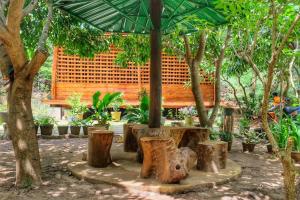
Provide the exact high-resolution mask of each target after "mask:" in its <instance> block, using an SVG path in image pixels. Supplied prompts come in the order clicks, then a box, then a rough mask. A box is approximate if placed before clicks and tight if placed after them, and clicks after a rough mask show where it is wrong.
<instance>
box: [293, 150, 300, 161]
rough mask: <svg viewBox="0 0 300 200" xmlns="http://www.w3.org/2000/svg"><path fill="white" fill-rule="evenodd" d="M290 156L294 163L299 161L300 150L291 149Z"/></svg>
mask: <svg viewBox="0 0 300 200" xmlns="http://www.w3.org/2000/svg"><path fill="white" fill-rule="evenodd" d="M291 157H292V159H293V160H294V161H295V162H296V163H300V152H299V151H292V154H291Z"/></svg>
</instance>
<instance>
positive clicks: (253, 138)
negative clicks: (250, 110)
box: [242, 130, 260, 152]
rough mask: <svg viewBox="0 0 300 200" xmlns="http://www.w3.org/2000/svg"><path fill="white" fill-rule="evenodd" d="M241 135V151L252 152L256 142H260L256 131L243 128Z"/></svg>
mask: <svg viewBox="0 0 300 200" xmlns="http://www.w3.org/2000/svg"><path fill="white" fill-rule="evenodd" d="M242 137H243V142H242V145H243V152H245V151H249V152H253V151H254V148H255V146H256V144H258V143H259V142H260V137H259V136H258V135H257V133H255V132H254V131H251V130H244V131H243V132H242Z"/></svg>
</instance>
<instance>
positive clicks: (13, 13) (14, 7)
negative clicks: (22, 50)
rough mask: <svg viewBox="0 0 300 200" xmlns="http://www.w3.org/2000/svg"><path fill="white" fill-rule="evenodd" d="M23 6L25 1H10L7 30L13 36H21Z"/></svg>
mask: <svg viewBox="0 0 300 200" xmlns="http://www.w3.org/2000/svg"><path fill="white" fill-rule="evenodd" d="M23 6H24V0H10V3H9V6H8V11H7V29H8V31H9V32H10V33H11V34H13V35H18V34H20V25H21V20H22V18H23Z"/></svg>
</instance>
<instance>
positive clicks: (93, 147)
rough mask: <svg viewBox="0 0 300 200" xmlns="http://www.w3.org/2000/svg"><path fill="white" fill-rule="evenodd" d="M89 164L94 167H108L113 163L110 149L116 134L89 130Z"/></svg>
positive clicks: (93, 129)
mask: <svg viewBox="0 0 300 200" xmlns="http://www.w3.org/2000/svg"><path fill="white" fill-rule="evenodd" d="M88 135H89V139H88V155H87V160H88V164H89V165H90V166H92V167H107V166H108V165H109V164H110V163H111V162H112V161H111V156H110V148H111V145H112V141H113V136H114V133H113V132H112V131H108V130H104V129H103V130H101V129H95V128H89V129H88Z"/></svg>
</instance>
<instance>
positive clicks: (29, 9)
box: [23, 0, 38, 17]
mask: <svg viewBox="0 0 300 200" xmlns="http://www.w3.org/2000/svg"><path fill="white" fill-rule="evenodd" d="M37 5H38V0H32V1H31V2H30V3H29V4H28V5H27V6H26V7H25V8H24V9H23V17H25V16H26V15H28V14H29V13H31V12H32V11H33V10H34V9H35V8H36V6H37Z"/></svg>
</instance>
